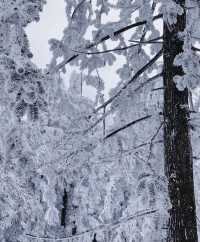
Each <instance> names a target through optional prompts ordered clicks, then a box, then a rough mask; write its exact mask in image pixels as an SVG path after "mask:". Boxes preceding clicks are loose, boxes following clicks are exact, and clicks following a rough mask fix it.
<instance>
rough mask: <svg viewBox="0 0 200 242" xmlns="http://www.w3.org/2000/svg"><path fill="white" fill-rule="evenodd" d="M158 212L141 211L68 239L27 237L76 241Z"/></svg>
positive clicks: (29, 236)
mask: <svg viewBox="0 0 200 242" xmlns="http://www.w3.org/2000/svg"><path fill="white" fill-rule="evenodd" d="M157 211H158V209H146V210H142V211H139V212H137V213H135V214H134V215H132V216H129V217H127V218H122V219H121V220H118V221H115V222H114V223H111V224H102V225H100V226H97V227H95V228H92V229H88V230H85V231H84V232H80V233H78V234H76V235H71V236H68V237H64V238H50V237H46V236H44V237H41V236H37V235H32V234H28V233H27V234H25V236H26V237H28V238H30V239H37V240H44V241H69V239H75V238H79V237H80V236H83V235H85V234H88V233H94V232H95V233H96V232H98V231H103V230H110V231H111V230H113V229H115V228H116V227H117V226H119V225H122V224H125V223H127V222H129V221H131V220H134V219H136V218H138V217H143V216H146V215H151V214H154V213H156V212H157Z"/></svg>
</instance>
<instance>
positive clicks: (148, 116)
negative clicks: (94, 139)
mask: <svg viewBox="0 0 200 242" xmlns="http://www.w3.org/2000/svg"><path fill="white" fill-rule="evenodd" d="M151 117H152V115H147V116H145V117H142V118H139V119H136V120H134V121H132V122H130V123H128V124H126V125H124V126H122V127H120V128H119V129H116V130H114V131H113V132H111V133H109V134H108V135H106V137H105V138H104V139H108V138H110V137H112V136H113V135H115V134H117V133H119V132H120V131H122V130H124V129H127V128H129V127H131V126H132V125H134V124H137V123H139V122H141V121H144V120H147V119H149V118H151Z"/></svg>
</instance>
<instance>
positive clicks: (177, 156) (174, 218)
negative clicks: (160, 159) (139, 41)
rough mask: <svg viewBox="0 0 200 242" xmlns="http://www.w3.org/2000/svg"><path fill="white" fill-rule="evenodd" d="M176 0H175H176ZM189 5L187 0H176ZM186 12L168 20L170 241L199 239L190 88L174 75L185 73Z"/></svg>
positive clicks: (166, 82) (166, 79)
mask: <svg viewBox="0 0 200 242" xmlns="http://www.w3.org/2000/svg"><path fill="white" fill-rule="evenodd" d="M174 1H175V0H174ZM175 2H176V3H178V4H180V5H182V6H183V7H184V6H185V0H176V1H175ZM185 25H186V14H183V15H181V16H178V21H177V23H176V25H174V26H170V27H169V26H168V24H167V23H164V121H165V126H164V127H165V128H164V143H165V170H166V176H167V178H168V189H169V197H170V201H171V205H172V208H171V209H170V211H169V214H170V219H169V224H168V233H167V234H168V237H167V242H197V241H198V238H197V224H196V209H195V196H194V183H193V162H192V147H191V143H190V133H189V125H188V118H189V110H188V90H186V89H185V90H184V91H179V90H177V88H176V86H175V84H174V82H173V77H174V76H175V75H183V70H182V68H181V67H175V66H174V65H173V62H174V58H175V56H176V55H177V54H179V53H181V52H182V51H183V49H182V48H183V41H181V40H180V39H179V38H178V36H177V34H178V32H181V31H184V29H185Z"/></svg>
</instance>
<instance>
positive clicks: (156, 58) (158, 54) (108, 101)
mask: <svg viewBox="0 0 200 242" xmlns="http://www.w3.org/2000/svg"><path fill="white" fill-rule="evenodd" d="M162 53H163V50H162V49H161V50H160V51H159V52H158V53H157V54H156V55H155V56H154V57H153V58H152V59H151V60H150V61H149V62H148V63H147V64H146V65H145V66H143V67H142V68H141V69H140V70H139V71H137V72H136V73H135V75H134V76H133V77H132V78H131V79H130V80H129V81H128V82H126V83H125V84H124V85H123V87H122V88H121V89H120V90H119V91H118V92H117V93H116V94H115V95H113V96H112V97H111V98H110V99H108V100H107V101H106V102H105V103H104V104H102V105H101V106H99V107H98V108H97V109H96V110H95V111H96V112H98V111H99V110H100V109H102V108H104V107H106V106H108V105H109V104H110V103H111V102H112V101H113V100H115V99H116V98H117V97H118V96H119V95H120V94H121V93H122V92H123V90H124V89H126V88H127V87H128V86H129V85H130V84H131V83H132V82H133V81H135V80H136V79H137V78H138V77H139V76H140V75H141V74H142V73H143V72H145V71H146V70H147V69H148V68H149V67H151V66H152V65H153V64H154V63H155V62H156V61H157V60H158V59H159V58H160V57H161V56H162Z"/></svg>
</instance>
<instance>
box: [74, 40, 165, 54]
mask: <svg viewBox="0 0 200 242" xmlns="http://www.w3.org/2000/svg"><path fill="white" fill-rule="evenodd" d="M161 38H162V37H158V38H155V39H152V40H148V41H143V42H140V41H139V40H138V41H137V40H135V41H134V40H129V42H134V43H137V44H133V45H129V46H125V47H121V48H113V49H109V50H104V51H95V52H86V51H84V50H83V51H82V50H72V51H73V52H75V53H78V54H85V55H98V54H105V53H110V52H114V51H123V50H127V49H130V48H133V47H136V46H140V45H146V44H150V45H151V44H162V42H157V41H156V40H159V39H161Z"/></svg>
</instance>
